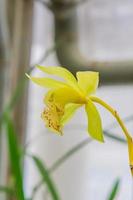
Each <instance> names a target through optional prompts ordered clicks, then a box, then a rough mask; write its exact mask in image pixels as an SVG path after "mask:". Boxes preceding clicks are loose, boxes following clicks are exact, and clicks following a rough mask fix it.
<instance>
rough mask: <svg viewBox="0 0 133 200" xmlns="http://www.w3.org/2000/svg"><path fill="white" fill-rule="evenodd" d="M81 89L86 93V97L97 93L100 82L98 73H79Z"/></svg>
mask: <svg viewBox="0 0 133 200" xmlns="http://www.w3.org/2000/svg"><path fill="white" fill-rule="evenodd" d="M76 76H77V79H78V84H79V87H80V88H81V89H82V90H83V91H84V93H85V94H86V95H90V94H93V93H95V92H96V89H97V87H98V82H99V73H98V72H92V71H90V72H89V71H87V72H77V74H76Z"/></svg>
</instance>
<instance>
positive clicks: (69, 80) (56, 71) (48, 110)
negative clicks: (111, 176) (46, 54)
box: [26, 66, 133, 176]
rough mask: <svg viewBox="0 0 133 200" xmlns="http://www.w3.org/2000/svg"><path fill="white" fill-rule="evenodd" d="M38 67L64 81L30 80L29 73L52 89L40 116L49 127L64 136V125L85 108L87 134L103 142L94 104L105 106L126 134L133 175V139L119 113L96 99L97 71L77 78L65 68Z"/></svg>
mask: <svg viewBox="0 0 133 200" xmlns="http://www.w3.org/2000/svg"><path fill="white" fill-rule="evenodd" d="M37 68H38V69H39V70H41V71H43V72H45V73H47V74H50V75H56V76H58V77H60V78H62V81H57V80H55V79H51V78H39V77H38V78H37V77H31V76H29V75H28V74H26V75H27V77H28V78H29V79H31V80H32V81H33V82H34V83H36V84H38V85H40V86H42V87H46V88H48V89H49V90H48V92H47V93H46V95H45V98H44V103H45V105H46V107H45V109H44V111H43V112H42V115H41V116H42V119H43V120H44V121H45V123H46V126H47V127H48V128H49V129H51V130H52V131H54V132H56V133H59V134H60V135H62V128H63V127H64V125H65V124H66V123H67V122H68V121H69V120H70V119H71V117H72V116H73V114H74V113H75V112H76V110H77V109H78V108H79V107H81V106H85V111H86V114H87V118H88V133H89V134H90V136H91V137H92V138H94V139H96V140H99V141H101V142H103V132H102V123H101V118H100V115H99V113H98V110H97V108H96V106H95V104H94V103H98V104H100V105H102V106H103V107H104V108H106V109H107V110H108V111H109V112H110V113H111V114H112V115H113V116H114V117H115V118H116V120H117V122H118V123H119V125H120V127H121V128H122V130H123V132H124V134H125V137H126V140H127V143H128V152H129V164H130V169H131V173H132V176H133V138H132V137H131V136H130V134H129V133H128V130H127V129H126V127H125V125H124V123H123V121H122V120H121V118H120V116H119V115H118V113H117V112H116V110H114V109H113V108H112V107H111V106H110V105H108V104H107V103H106V102H104V101H103V100H101V99H100V98H98V97H96V96H94V94H95V93H96V89H97V87H98V83H99V74H98V72H91V71H86V72H77V74H76V78H75V77H74V76H73V74H72V73H71V72H69V71H68V70H67V69H66V68H63V67H42V66H37Z"/></svg>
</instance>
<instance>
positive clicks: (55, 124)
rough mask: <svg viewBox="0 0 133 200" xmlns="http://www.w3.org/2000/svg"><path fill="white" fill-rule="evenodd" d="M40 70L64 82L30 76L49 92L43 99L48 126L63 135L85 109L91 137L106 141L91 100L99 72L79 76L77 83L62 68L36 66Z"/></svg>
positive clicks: (79, 73) (79, 74) (43, 114)
mask: <svg viewBox="0 0 133 200" xmlns="http://www.w3.org/2000/svg"><path fill="white" fill-rule="evenodd" d="M37 68H38V69H40V70H41V71H43V72H45V73H47V74H52V75H56V76H59V77H60V78H62V79H63V80H62V81H57V80H54V79H51V78H36V77H30V76H29V75H27V76H28V78H30V79H31V80H32V81H33V82H34V83H36V84H38V85H40V86H42V87H47V88H49V91H48V92H47V94H46V95H45V98H44V103H45V105H46V108H45V109H44V111H43V113H42V115H41V116H42V119H43V120H44V121H45V123H46V126H47V127H48V128H50V129H51V130H53V131H55V132H57V133H59V134H62V128H63V127H64V125H65V124H66V123H67V122H68V121H69V120H70V119H71V117H72V116H73V114H74V113H75V111H76V110H77V109H78V108H79V107H81V106H83V105H84V106H85V110H86V113H87V117H88V132H89V134H90V135H91V137H93V138H95V139H96V140H99V141H103V132H102V123H101V119H100V115H99V113H98V110H97V108H96V106H95V105H94V103H93V102H92V100H91V99H90V96H91V95H92V94H95V92H96V89H97V87H98V82H99V74H98V72H90V71H88V72H77V74H76V77H77V79H76V78H75V77H74V76H73V74H72V73H70V72H69V71H68V70H67V69H65V68H63V67H42V66H37Z"/></svg>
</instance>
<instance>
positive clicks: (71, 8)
mask: <svg viewBox="0 0 133 200" xmlns="http://www.w3.org/2000/svg"><path fill="white" fill-rule="evenodd" d="M132 35H133V2H132V0H117V1H113V0H112V1H109V0H71V1H70V0H0V191H1V192H0V200H5V199H10V200H12V199H15V200H26V199H27V200H28V199H29V200H33V199H35V200H51V199H54V197H51V194H50V192H49V190H48V188H49V185H48V186H47V184H44V185H43V184H40V181H41V180H42V178H41V177H40V174H39V173H38V171H37V169H36V166H34V162H33V160H32V159H31V158H29V157H28V156H26V155H25V156H24V157H23V156H22V155H21V156H20V159H19V161H20V162H19V164H20V163H21V166H22V171H23V173H22V182H23V187H24V193H25V198H23V197H21V195H18V196H16V197H12V195H9V194H8V193H10V192H11V190H14V187H16V186H15V184H14V183H15V180H17V179H16V178H14V177H15V176H17V175H16V174H15V172H14V170H13V167H12V165H13V163H15V162H16V159H17V157H15V156H14V157H12V155H16V153H13V154H12V155H10V152H11V146H10V144H11V143H10V142H9V141H11V140H9V137H8V136H7V135H9V133H8V134H6V132H10V130H11V127H9V126H7V127H9V129H8V130H6V128H5V125H3V124H4V123H6V122H4V123H3V120H2V117H3V113H4V112H5V111H7V113H8V114H9V115H10V117H11V119H12V123H13V126H14V129H15V130H16V133H15V136H16V138H17V141H18V142H17V146H18V148H20V150H22V149H23V148H24V149H26V152H28V153H27V154H30V155H36V156H37V157H38V158H40V159H41V161H42V163H44V164H46V166H47V169H51V168H52V169H53V170H51V173H50V176H51V178H52V180H53V181H54V185H55V186H56V189H57V191H58V193H59V197H60V198H55V200H59V199H60V200H88V199H89V200H111V197H109V196H110V194H111V193H110V192H111V191H112V190H113V189H112V188H113V186H116V184H115V183H118V182H117V180H119V183H120V184H119V187H116V191H117V194H116V196H115V195H114V196H115V197H113V198H112V200H113V199H116V200H125V199H127V200H132V198H133V197H132V193H133V188H132V179H131V175H130V170H129V167H128V164H127V163H128V153H127V145H126V143H125V141H124V137H123V133H122V132H121V129H120V128H119V127H118V126H117V123H115V120H114V119H113V118H112V116H111V115H110V114H109V113H108V112H107V111H106V110H104V109H103V108H101V107H98V108H99V112H100V114H101V116H102V122H103V127H104V130H105V143H104V144H101V143H98V142H96V141H90V139H89V138H88V135H87V131H86V126H87V119H86V116H85V113H84V111H83V110H82V109H80V110H79V111H78V112H77V113H76V115H75V117H74V118H73V119H72V120H71V122H70V123H69V124H68V125H66V127H65V130H64V136H63V137H58V136H57V135H54V134H52V133H50V132H49V131H48V130H47V129H46V128H45V126H44V123H43V121H42V120H41V118H40V114H41V112H42V110H43V108H44V105H43V101H42V99H43V97H44V95H45V93H46V90H45V89H43V88H40V87H38V86H37V85H34V84H33V83H29V82H28V81H27V79H26V78H25V72H28V73H31V74H32V75H34V76H43V74H42V72H40V71H38V70H37V69H35V67H34V66H35V64H41V65H44V66H64V67H66V68H67V69H69V70H70V71H71V72H72V73H73V74H75V72H76V71H78V70H94V71H99V72H100V87H99V90H98V91H97V95H98V96H99V97H102V99H104V100H105V101H106V102H108V103H109V104H110V105H112V106H113V107H114V108H115V109H116V110H117V111H118V112H119V114H120V116H121V117H122V118H123V120H124V121H125V124H126V126H127V128H128V130H129V131H130V132H131V133H133V106H132V102H133V85H132V84H133V40H132ZM7 125H8V123H7ZM7 141H8V142H7ZM14 146H15V145H14ZM14 151H15V148H14ZM22 160H23V162H22ZM16 166H17V163H16ZM16 170H17V168H16ZM48 171H50V170H48ZM45 178H46V177H45ZM46 180H47V178H46ZM46 182H47V181H46ZM18 183H20V182H18ZM38 185H39V186H38ZM7 186H8V187H7ZM36 186H38V188H37V191H35V190H36V189H35V187H36ZM9 190H10V192H9ZM47 190H48V191H47ZM34 191H35V192H34ZM20 193H21V192H20ZM34 193H35V194H34ZM7 194H8V195H7ZM32 195H33V196H34V198H33V196H32Z"/></svg>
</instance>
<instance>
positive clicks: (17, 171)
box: [4, 113, 25, 200]
mask: <svg viewBox="0 0 133 200" xmlns="http://www.w3.org/2000/svg"><path fill="white" fill-rule="evenodd" d="M4 122H5V127H6V132H7V140H8V150H9V157H10V165H11V171H12V174H13V177H14V181H15V190H16V196H17V200H25V197H24V191H23V178H22V172H21V167H20V163H21V157H20V149H19V144H18V141H17V137H16V132H15V129H14V125H13V122H12V120H11V118H10V116H9V115H8V113H6V114H5V115H4Z"/></svg>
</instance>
